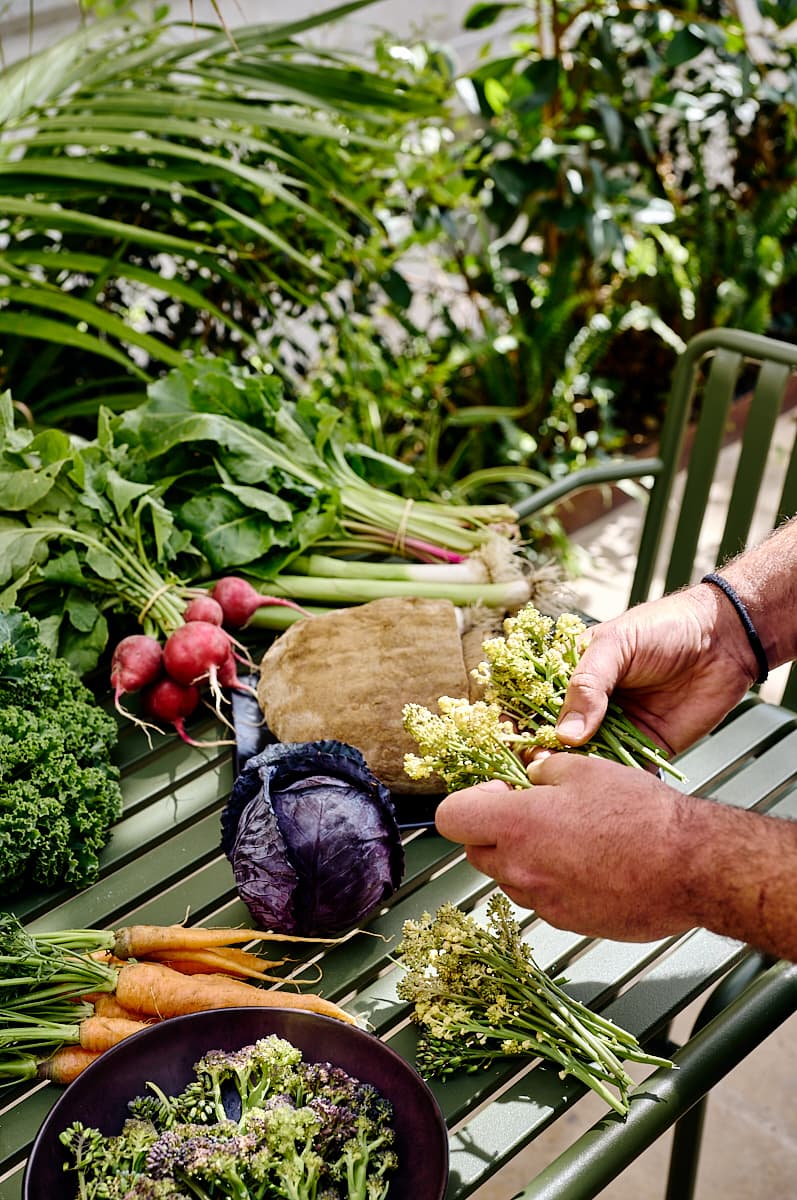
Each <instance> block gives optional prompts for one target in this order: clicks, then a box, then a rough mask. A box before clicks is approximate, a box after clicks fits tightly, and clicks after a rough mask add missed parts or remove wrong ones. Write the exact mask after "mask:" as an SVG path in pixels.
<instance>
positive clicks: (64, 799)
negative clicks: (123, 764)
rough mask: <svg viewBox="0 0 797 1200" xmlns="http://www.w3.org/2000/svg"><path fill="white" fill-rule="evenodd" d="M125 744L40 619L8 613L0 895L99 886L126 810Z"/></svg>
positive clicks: (3, 644) (1, 680) (2, 617)
mask: <svg viewBox="0 0 797 1200" xmlns="http://www.w3.org/2000/svg"><path fill="white" fill-rule="evenodd" d="M116 737H117V726H116V722H115V720H114V719H113V718H112V717H111V716H109V714H107V713H106V712H105V711H104V710H103V709H102V708H100V706H99V705H98V704H97V702H96V701H95V699H94V696H93V695H92V693H91V692H90V691H89V689H88V688H87V687H86V686H85V685H84V684H83V683H82V682H81V680H80V679H78V677H77V675H75V674H74V672H73V671H72V669H71V668H70V667H69V665H68V664H67V663H66V662H65V661H63V660H62V659H59V658H56V657H54V656H53V655H52V654H51V653H50V652H49V650H48V649H47V648H46V646H45V645H44V643H43V642H42V641H41V639H40V637H39V627H38V623H37V622H36V620H35V619H34V618H33V617H31V616H30V615H29V614H28V613H25V612H23V611H21V610H19V609H12V610H11V611H10V612H7V613H4V612H0V895H11V894H12V893H15V892H19V891H21V890H23V889H24V888H25V887H28V886H30V885H38V886H41V887H52V886H54V885H55V884H57V883H67V884H69V885H71V886H73V887H77V888H80V887H86V886H88V885H89V884H91V883H93V882H94V881H95V880H96V878H97V875H98V872H99V858H98V854H99V851H100V850H101V848H102V847H103V846H104V845H105V843H106V842H107V840H108V832H109V829H110V827H111V825H112V824H113V822H114V821H115V820H116V819H117V817H118V816H119V814H120V812H121V808H122V794H121V790H120V787H119V771H118V769H117V768H116V767H115V766H114V765H113V764H112V762H111V750H112V747H113V746H114V744H115V742H116Z"/></svg>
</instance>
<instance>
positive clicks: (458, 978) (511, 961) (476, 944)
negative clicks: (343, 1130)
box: [397, 895, 672, 1115]
mask: <svg viewBox="0 0 797 1200" xmlns="http://www.w3.org/2000/svg"><path fill="white" fill-rule="evenodd" d="M397 959H398V962H399V964H400V966H402V967H403V968H404V970H405V972H406V974H405V975H404V977H403V978H402V979H401V980H400V982H399V984H398V988H397V991H398V995H399V997H400V998H401V999H402V1000H411V1001H412V1002H413V1004H414V1006H415V1007H414V1010H413V1021H414V1022H415V1023H416V1024H417V1025H419V1026H420V1029H421V1033H420V1041H419V1045H418V1054H417V1058H418V1065H419V1067H420V1068H421V1071H422V1072H423V1073H424V1074H426V1075H428V1076H435V1075H439V1076H443V1077H445V1076H447V1075H451V1074H453V1073H454V1072H455V1071H458V1070H463V1069H464V1070H467V1071H477V1070H479V1069H480V1068H483V1067H486V1066H488V1065H489V1063H490V1062H491V1061H492V1060H493V1059H500V1058H506V1057H509V1056H513V1055H526V1056H527V1057H529V1058H538V1057H541V1058H545V1059H548V1060H549V1061H551V1062H554V1063H557V1064H558V1065H559V1067H560V1069H561V1075H562V1077H564V1076H565V1075H573V1076H575V1077H576V1078H577V1079H580V1080H581V1082H582V1083H584V1084H586V1086H587V1087H589V1088H591V1089H592V1090H593V1091H594V1092H597V1094H598V1095H599V1096H601V1097H602V1098H603V1099H604V1100H605V1101H606V1103H607V1104H609V1105H611V1107H612V1108H613V1109H614V1110H615V1111H616V1112H618V1113H620V1114H621V1115H625V1114H626V1113H627V1112H628V1107H629V1090H630V1089H631V1088H632V1087H633V1086H634V1080H633V1079H632V1078H631V1076H630V1075H629V1074H628V1072H627V1071H626V1070H625V1068H624V1067H623V1065H622V1061H621V1060H622V1059H628V1060H629V1061H633V1062H641V1063H649V1064H651V1065H653V1066H671V1065H672V1064H671V1063H670V1062H669V1061H668V1060H667V1059H663V1058H658V1057H656V1056H655V1055H652V1054H647V1053H646V1052H645V1051H644V1050H643V1049H642V1048H641V1046H640V1045H639V1043H638V1042H637V1040H636V1038H634V1037H633V1036H632V1035H631V1034H630V1033H627V1032H626V1031H625V1030H623V1029H621V1028H619V1027H618V1026H617V1025H614V1024H613V1023H612V1022H611V1021H608V1020H606V1018H605V1017H601V1016H599V1015H598V1014H597V1013H594V1012H592V1011H591V1010H590V1009H588V1008H586V1007H585V1006H584V1005H583V1004H580V1003H579V1002H578V1001H577V1000H574V999H573V998H572V996H569V995H568V994H567V992H566V991H565V990H564V988H563V987H562V986H561V981H554V980H552V979H550V978H549V977H548V976H547V975H546V973H545V972H544V971H543V970H541V968H540V967H539V966H538V965H537V963H536V962H535V961H534V957H533V955H532V952H531V950H530V948H529V946H528V945H527V944H526V943H525V942H523V941H522V940H521V937H520V928H519V926H518V924H517V922H516V921H515V920H514V918H513V916H512V909H511V906H510V903H509V901H508V900H507V898H506V896H503V895H495V896H493V897H492V898H491V900H490V904H489V919H488V925H487V926H486V927H485V926H482V925H480V924H479V923H478V922H477V921H476V920H475V919H474V918H473V917H472V916H470V915H468V914H466V913H464V912H462V911H461V910H460V909H458V908H457V907H456V906H455V905H453V904H444V905H442V906H441V907H440V908H439V909H438V910H437V913H436V915H435V916H434V917H431V916H430V915H429V914H428V913H425V914H424V915H423V917H422V918H421V920H420V921H406V922H405V923H404V930H403V937H402V941H401V944H400V945H399V947H398V950H397ZM612 1088H614V1089H616V1093H615V1091H612V1090H611V1089H612Z"/></svg>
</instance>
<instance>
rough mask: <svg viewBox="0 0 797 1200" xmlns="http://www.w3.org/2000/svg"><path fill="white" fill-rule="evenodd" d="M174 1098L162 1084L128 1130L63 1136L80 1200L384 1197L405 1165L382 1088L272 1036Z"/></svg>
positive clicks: (216, 1065) (201, 1066) (76, 1128)
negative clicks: (114, 1133) (306, 1055)
mask: <svg viewBox="0 0 797 1200" xmlns="http://www.w3.org/2000/svg"><path fill="white" fill-rule="evenodd" d="M194 1072H195V1077H194V1079H193V1080H191V1082H190V1083H189V1084H188V1085H187V1086H186V1088H185V1089H184V1090H183V1091H182V1092H181V1093H180V1094H179V1095H178V1096H174V1097H169V1096H166V1095H164V1094H163V1092H162V1091H160V1089H158V1088H157V1087H156V1086H155V1085H154V1084H149V1087H150V1089H151V1094H148V1095H145V1096H138V1097H136V1098H135V1099H134V1100H132V1101H131V1103H130V1105H129V1109H130V1113H131V1116H130V1118H128V1120H127V1121H125V1124H124V1127H123V1129H122V1131H121V1133H120V1134H118V1135H117V1136H115V1137H107V1136H105V1135H104V1134H101V1133H100V1131H99V1130H98V1129H91V1128H87V1127H86V1126H84V1125H83V1124H81V1123H80V1122H75V1123H73V1124H72V1125H70V1126H69V1127H68V1128H67V1129H65V1130H64V1132H63V1133H62V1134H61V1141H62V1143H63V1144H64V1145H65V1146H66V1147H67V1149H68V1151H69V1153H70V1156H71V1163H70V1167H69V1169H70V1171H72V1172H73V1173H75V1174H76V1176H77V1189H78V1190H77V1196H78V1198H79V1200H155V1198H157V1200H178V1198H186V1200H188V1198H189V1197H193V1198H195V1200H267V1198H271V1197H277V1196H283V1197H288V1198H289V1200H383V1198H384V1197H386V1196H387V1195H388V1189H389V1187H390V1177H391V1176H392V1174H393V1172H394V1171H395V1169H396V1166H397V1165H398V1163H397V1158H396V1154H395V1151H394V1150H393V1142H394V1139H395V1133H394V1128H393V1110H392V1106H391V1104H390V1102H389V1101H388V1100H386V1099H385V1098H384V1097H383V1096H382V1095H381V1094H380V1093H379V1092H378V1091H377V1089H376V1088H374V1087H373V1086H372V1085H371V1084H368V1083H363V1082H362V1081H360V1080H358V1079H355V1078H354V1077H353V1076H351V1075H349V1074H348V1073H347V1072H346V1071H344V1070H343V1068H341V1067H336V1066H333V1065H332V1064H331V1063H307V1062H305V1061H303V1059H302V1054H301V1051H300V1050H298V1049H297V1048H296V1047H295V1046H293V1045H292V1043H290V1042H288V1041H286V1040H285V1039H284V1038H280V1037H277V1036H276V1035H273V1034H272V1035H270V1036H268V1037H265V1038H261V1039H260V1040H259V1041H257V1042H255V1043H254V1044H253V1045H251V1046H244V1047H243V1048H242V1049H240V1050H234V1051H222V1050H212V1051H210V1052H209V1053H208V1054H206V1055H205V1056H204V1058H202V1059H200V1061H199V1062H198V1063H197V1064H196V1066H195V1068H194Z"/></svg>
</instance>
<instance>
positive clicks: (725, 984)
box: [665, 953, 772, 1200]
mask: <svg viewBox="0 0 797 1200" xmlns="http://www.w3.org/2000/svg"><path fill="white" fill-rule="evenodd" d="M771 962H772V960H771V959H769V958H767V957H766V956H765V955H763V954H757V953H756V954H751V955H750V957H749V958H746V959H745V960H744V962H741V963H739V965H738V966H737V967H735V968H734V970H733V971H731V972H730V973H729V974H728V975H726V977H725V978H724V979H723V980H722V982H721V983H719V984H718V985H717V987H716V988H715V989H714V991H713V992H712V993H711V995H710V996H709V998H708V1000H707V1001H706V1003H705V1004H704V1005H703V1007H702V1009H701V1010H700V1013H699V1015H698V1017H697V1020H696V1021H695V1024H694V1029H693V1030H692V1032H693V1033H696V1032H697V1031H698V1029H702V1028H703V1026H704V1025H707V1024H708V1023H709V1021H710V1020H711V1019H712V1018H713V1017H715V1016H716V1015H717V1013H719V1012H721V1011H722V1009H723V1008H725V1007H726V1006H727V1005H728V1004H730V1002H731V1001H732V1000H733V999H734V998H735V997H736V996H738V995H739V993H740V992H742V991H744V989H745V988H746V987H747V985H748V984H749V983H751V982H752V980H753V979H755V977H756V976H757V975H759V974H760V973H761V972H762V971H763V970H765V969H766V967H768V966H770V965H771ZM707 1104H708V1095H705V1096H703V1097H702V1098H701V1099H700V1100H698V1102H697V1103H696V1104H694V1105H693V1106H692V1107H691V1108H690V1109H689V1111H688V1112H687V1113H684V1115H683V1116H682V1117H681V1118H680V1120H678V1121H676V1122H675V1125H674V1126H673V1141H672V1149H671V1151H670V1169H669V1174H668V1176H667V1191H666V1193H665V1200H693V1197H694V1194H695V1184H696V1182H697V1168H698V1162H699V1159H700V1148H701V1144H702V1141H703V1126H704V1124H705V1119H706V1106H707Z"/></svg>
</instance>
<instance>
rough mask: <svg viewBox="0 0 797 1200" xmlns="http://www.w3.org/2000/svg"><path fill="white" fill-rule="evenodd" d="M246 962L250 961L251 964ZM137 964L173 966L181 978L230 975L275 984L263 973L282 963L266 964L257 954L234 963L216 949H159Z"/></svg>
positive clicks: (241, 952) (272, 976)
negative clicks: (181, 950) (150, 963)
mask: <svg viewBox="0 0 797 1200" xmlns="http://www.w3.org/2000/svg"><path fill="white" fill-rule="evenodd" d="M245 953H246V952H245V951H243V950H242V951H239V954H241V955H245ZM247 959H252V960H253V961H252V962H251V963H250V962H249V961H247ZM139 961H145V962H160V963H165V964H166V966H168V967H173V968H174V970H175V971H181V972H182V973H183V975H229V976H232V977H234V978H238V979H268V980H272V981H278V978H279V977H277V976H274V975H268V974H267V973H266V972H267V971H268V968H269V967H279V966H281V965H282V963H283V962H284V961H285V960H284V959H282V960H281V961H280V962H268V961H266V959H263V958H258V957H257V955H256V954H251V955H248V956H247V957H245V958H241V959H240V960H236V959H234V958H231V957H228V956H227V955H226V954H220V953H219V952H218V951H217V950H192V951H188V952H186V953H185V954H183V953H181V952H180V951H179V950H159V951H157V952H153V953H151V954H148V955H147V957H146V959H144V960H139Z"/></svg>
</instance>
